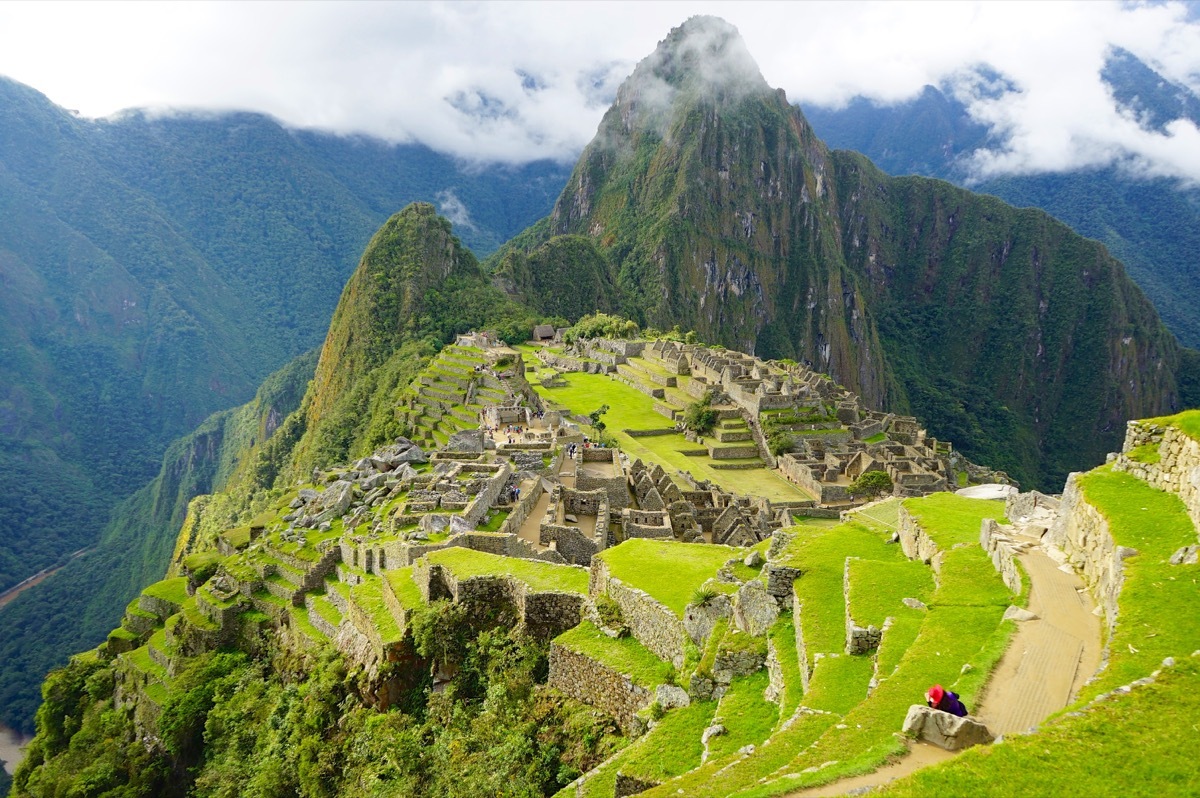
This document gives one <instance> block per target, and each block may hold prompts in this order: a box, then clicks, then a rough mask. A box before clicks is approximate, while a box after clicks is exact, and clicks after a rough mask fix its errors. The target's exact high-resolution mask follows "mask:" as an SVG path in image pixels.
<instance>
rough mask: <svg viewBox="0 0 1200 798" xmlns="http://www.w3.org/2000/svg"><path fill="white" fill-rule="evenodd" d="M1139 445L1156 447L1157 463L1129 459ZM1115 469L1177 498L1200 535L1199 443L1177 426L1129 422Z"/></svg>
mask: <svg viewBox="0 0 1200 798" xmlns="http://www.w3.org/2000/svg"><path fill="white" fill-rule="evenodd" d="M1139 446H1153V447H1157V452H1158V456H1159V459H1158V462H1157V463H1142V462H1138V461H1137V460H1134V459H1132V458H1130V457H1129V452H1130V450H1132V449H1135V448H1137V447H1139ZM1114 467H1115V468H1116V470H1118V471H1125V472H1126V473H1129V474H1132V475H1133V476H1135V477H1137V478H1139V479H1142V480H1145V481H1146V482H1147V483H1149V484H1150V485H1152V486H1154V487H1156V488H1158V489H1159V490H1165V491H1169V492H1171V493H1174V494H1176V495H1178V496H1179V498H1180V499H1182V500H1183V505H1184V507H1186V508H1187V513H1188V516H1189V517H1190V518H1191V519H1192V525H1193V526H1195V527H1196V529H1197V531H1198V532H1200V441H1196V440H1195V439H1193V438H1191V437H1189V436H1188V435H1186V434H1184V433H1183V432H1182V431H1180V430H1179V429H1177V428H1176V427H1163V426H1160V425H1158V424H1151V423H1149V422H1146V421H1130V422H1129V424H1128V426H1127V427H1126V430H1125V446H1124V448H1123V449H1122V452H1121V454H1120V455H1118V456H1117V458H1116V463H1115V464H1114Z"/></svg>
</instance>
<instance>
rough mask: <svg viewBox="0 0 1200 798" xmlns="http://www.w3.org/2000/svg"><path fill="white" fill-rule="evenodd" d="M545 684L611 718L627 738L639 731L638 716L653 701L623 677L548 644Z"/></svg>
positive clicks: (647, 692)
mask: <svg viewBox="0 0 1200 798" xmlns="http://www.w3.org/2000/svg"><path fill="white" fill-rule="evenodd" d="M548 683H549V685H550V686H551V687H553V688H554V689H556V690H558V691H559V692H560V693H562V694H563V695H566V696H569V697H571V698H574V699H575V700H576V701H582V702H583V703H585V704H587V705H589V706H593V707H596V708H597V709H599V710H600V711H602V712H606V713H607V714H609V715H612V716H613V718H614V719H615V720H616V721H617V724H618V725H619V726H620V727H621V730H622V731H624V732H625V733H626V734H630V733H633V732H636V731H638V730H639V729H640V728H641V724H640V723H639V722H638V719H637V717H636V716H637V712H638V711H639V710H641V709H643V708H645V707H647V706H649V705H650V703H651V702H652V701H653V700H654V696H653V695H652V694H651V693H650V692H649V691H648V690H646V689H645V688H642V687H639V686H637V685H636V684H634V683H633V682H631V681H630V680H629V678H628V677H626V676H625V675H624V674H621V673H618V672H617V671H614V670H612V669H611V668H609V667H607V666H605V665H602V664H601V663H599V662H597V661H596V660H594V659H592V658H591V657H588V656H587V655H585V654H580V653H578V652H575V651H571V650H570V649H568V648H564V647H563V646H560V645H559V644H558V643H551V644H550V677H549V680H548Z"/></svg>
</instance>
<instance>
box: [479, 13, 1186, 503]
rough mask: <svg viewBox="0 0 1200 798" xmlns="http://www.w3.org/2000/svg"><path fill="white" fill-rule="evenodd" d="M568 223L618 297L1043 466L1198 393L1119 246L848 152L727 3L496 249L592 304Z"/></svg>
mask: <svg viewBox="0 0 1200 798" xmlns="http://www.w3.org/2000/svg"><path fill="white" fill-rule="evenodd" d="M563 235H571V236H573V237H587V238H589V239H591V241H592V242H593V243H594V245H595V248H596V250H597V251H598V252H599V253H601V255H602V256H603V258H604V260H605V262H606V263H607V266H608V268H609V270H610V274H611V276H612V281H613V283H614V284H615V286H616V289H617V290H616V293H615V295H614V296H612V297H611V298H608V297H605V296H604V295H597V297H596V300H597V303H598V305H599V306H600V309H604V310H616V311H621V312H625V313H627V314H630V315H632V316H634V317H636V318H638V319H639V320H641V321H643V322H645V323H647V324H650V325H653V326H658V327H664V328H669V327H671V326H673V325H675V324H678V325H679V326H680V327H681V328H683V329H685V330H686V329H694V330H696V331H697V333H699V335H700V337H701V338H703V339H706V340H709V341H713V342H718V343H721V344H724V345H727V346H730V347H735V348H741V349H746V350H751V351H754V352H755V353H756V354H758V355H760V356H765V357H779V358H794V359H796V360H801V361H807V362H809V363H811V364H812V365H813V367H814V368H816V369H817V370H820V371H825V372H828V373H829V374H831V375H832V376H833V377H834V378H835V379H836V380H838V381H839V382H842V383H843V384H845V385H847V386H848V387H850V388H851V389H852V390H854V391H856V392H858V393H859V394H860V395H862V396H863V397H864V399H865V401H867V402H868V403H869V404H872V405H875V406H879V407H886V408H888V409H894V410H897V411H909V412H913V413H914V414H915V415H917V416H918V417H919V418H921V420H922V421H924V422H925V423H926V424H928V426H929V427H930V430H931V432H932V433H933V434H935V435H938V436H939V437H945V438H950V439H952V440H954V441H955V442H956V444H958V445H959V446H960V447H961V448H962V449H963V450H964V453H965V454H967V456H969V457H971V458H972V459H975V460H977V461H980V462H986V463H988V464H989V465H991V466H994V467H997V468H1003V469H1005V470H1007V471H1008V472H1009V473H1011V474H1013V475H1014V476H1015V477H1017V478H1018V479H1020V480H1022V481H1023V482H1025V483H1026V484H1027V485H1030V484H1036V485H1054V484H1058V483H1061V480H1062V478H1063V477H1064V476H1065V475H1066V473H1067V472H1068V471H1070V470H1072V469H1078V468H1081V467H1084V466H1087V465H1090V464H1094V463H1096V462H1099V460H1100V459H1101V458H1102V457H1103V454H1104V452H1106V451H1108V450H1110V449H1112V448H1115V446H1116V444H1117V442H1118V440H1119V435H1120V429H1121V425H1122V423H1123V422H1124V421H1125V419H1127V418H1131V417H1136V416H1145V415H1155V414H1159V413H1163V412H1166V411H1168V410H1171V409H1173V408H1177V407H1179V406H1180V405H1181V404H1182V403H1183V402H1186V401H1187V397H1185V396H1181V395H1180V390H1179V387H1178V386H1179V382H1180V380H1181V379H1182V380H1184V381H1186V380H1188V379H1192V378H1191V377H1189V376H1188V373H1186V372H1188V369H1191V368H1194V367H1192V366H1183V365H1181V363H1182V362H1191V358H1189V357H1187V356H1186V355H1185V350H1181V348H1180V347H1179V345H1178V343H1177V342H1176V341H1175V339H1174V338H1173V337H1172V336H1171V335H1170V334H1169V333H1167V332H1166V330H1165V329H1164V328H1163V326H1162V324H1161V323H1160V322H1159V320H1158V317H1157V315H1156V314H1155V312H1154V309H1153V308H1152V307H1151V306H1150V304H1149V303H1148V302H1147V301H1146V299H1145V298H1144V297H1143V296H1142V294H1141V292H1140V291H1139V290H1138V289H1137V288H1136V287H1135V286H1134V285H1133V284H1132V283H1131V282H1130V281H1129V280H1128V278H1127V277H1126V276H1125V273H1124V269H1123V268H1122V266H1121V264H1120V263H1119V262H1117V261H1116V260H1114V259H1113V258H1112V257H1111V256H1110V255H1109V254H1108V253H1107V251H1106V250H1104V248H1103V247H1101V246H1100V245H1098V244H1096V243H1094V242H1091V241H1087V240H1085V239H1083V238H1081V237H1079V236H1077V235H1075V234H1074V233H1072V232H1071V231H1070V230H1069V229H1068V228H1067V227H1066V226H1064V225H1062V224H1059V223H1058V222H1056V221H1055V220H1053V219H1051V218H1050V217H1048V216H1046V215H1045V214H1044V213H1041V212H1039V211H1031V210H1017V209H1014V208H1011V207H1009V206H1007V205H1004V204H1003V203H1001V202H999V201H997V200H995V199H994V198H991V197H984V196H979V195H974V194H971V193H970V192H966V191H962V190H959V189H955V188H953V187H951V186H950V185H949V184H946V183H942V182H941V181H936V180H928V179H923V178H890V177H888V176H887V175H885V174H883V173H882V172H880V171H879V170H877V169H875V168H874V167H873V166H872V165H871V164H870V162H869V161H867V160H866V159H865V158H862V157H861V156H857V155H854V154H852V153H843V152H836V153H832V154H831V153H830V152H829V151H828V149H827V148H826V147H825V146H824V144H822V143H821V141H820V140H819V139H817V137H816V136H815V134H814V133H813V131H812V128H811V127H810V126H809V125H808V123H807V122H806V121H805V119H804V117H803V115H802V114H801V113H800V111H799V110H798V109H796V108H794V107H792V106H791V105H789V104H788V102H787V100H786V97H785V96H784V95H783V92H782V91H773V90H772V89H770V87H769V86H767V84H766V82H765V81H764V80H763V78H762V76H761V75H760V74H759V73H758V70H757V67H755V65H754V62H753V60H752V59H751V58H750V56H749V55H748V54H747V53H746V50H745V45H744V44H743V43H742V41H741V39H740V38H739V37H738V35H737V31H736V29H734V28H733V27H732V26H729V25H728V24H726V23H724V22H721V21H720V20H714V19H711V18H703V17H697V18H693V19H691V20H689V21H688V22H686V23H685V24H684V25H682V26H681V27H679V28H677V29H675V30H673V31H672V32H671V34H670V35H669V36H668V37H667V38H666V39H665V40H664V41H663V42H662V43H661V44H660V45H659V47H658V49H657V50H656V51H655V53H654V54H653V55H651V56H650V57H648V58H646V59H645V60H644V61H642V62H641V63H640V64H639V65H638V66H637V68H636V69H635V70H634V72H633V74H632V75H631V76H630V77H629V79H628V80H627V81H626V82H625V84H624V85H622V87H621V89H620V90H619V91H618V94H617V98H616V101H615V102H614V104H613V106H612V107H611V108H610V109H609V111H608V112H607V114H606V115H605V117H604V119H603V121H602V122H601V124H600V128H599V130H598V132H597V134H596V138H595V139H594V140H593V141H592V143H591V144H590V145H589V146H588V147H587V149H586V150H585V151H584V153H583V155H582V156H581V158H580V160H579V163H578V164H577V165H576V167H575V171H574V172H573V174H572V176H571V179H570V180H569V181H568V183H567V186H566V188H565V189H564V191H563V193H562V195H561V196H560V197H559V199H558V202H557V203H556V204H555V207H554V211H553V213H552V214H551V215H550V217H549V218H548V219H546V220H544V221H543V222H539V223H538V225H535V226H534V227H533V228H530V229H529V230H527V231H526V233H524V234H523V235H522V236H519V237H518V238H517V239H514V241H513V242H512V243H511V244H510V245H509V247H508V249H507V250H502V251H501V253H499V255H498V257H497V259H496V263H503V262H504V259H505V258H508V259H510V261H511V260H512V259H515V258H518V255H514V254H513V253H514V251H515V252H518V253H519V252H526V253H534V252H537V253H540V254H541V257H540V259H538V262H537V264H536V265H534V266H531V267H530V268H531V269H532V271H534V276H533V277H526V278H525V279H523V280H508V281H507V282H502V283H501V284H502V285H504V286H505V288H506V289H507V290H509V291H510V292H511V293H513V294H515V295H516V296H518V297H521V298H524V299H527V300H529V301H533V297H534V296H537V295H540V296H542V299H541V300H539V301H540V305H539V307H540V309H542V310H543V311H544V312H547V313H558V314H561V315H565V316H568V317H572V318H574V317H576V316H578V313H576V312H573V311H575V310H577V308H575V307H574V306H573V305H571V304H570V303H568V302H566V301H565V300H562V301H558V300H555V299H554V298H553V297H550V299H549V300H547V299H546V297H545V292H544V290H542V288H541V286H544V285H545V284H550V283H552V282H553V281H554V280H555V278H556V275H560V274H566V275H570V274H572V271H571V270H570V269H569V268H566V267H565V266H564V265H562V264H560V263H558V262H556V261H555V259H554V258H553V257H552V256H551V257H547V256H546V245H547V242H548V241H549V240H551V239H552V238H553V237H555V236H563ZM533 260H534V259H533V258H529V262H530V263H531V264H532V263H533ZM498 271H501V272H502V271H503V269H498ZM539 272H540V273H539ZM568 279H569V278H568ZM605 302H607V304H606V305H605V304H603V303H605ZM589 309H590V308H589Z"/></svg>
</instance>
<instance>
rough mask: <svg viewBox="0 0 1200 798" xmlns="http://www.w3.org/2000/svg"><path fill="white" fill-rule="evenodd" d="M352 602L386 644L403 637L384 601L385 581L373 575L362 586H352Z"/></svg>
mask: <svg viewBox="0 0 1200 798" xmlns="http://www.w3.org/2000/svg"><path fill="white" fill-rule="evenodd" d="M350 600H351V601H353V602H354V603H355V604H357V605H358V606H359V607H361V608H362V610H363V612H365V613H366V614H367V617H369V618H370V619H371V620H372V621H373V622H374V623H375V628H376V629H377V630H378V631H379V638H380V640H382V641H383V642H384V643H385V644H386V643H392V642H395V641H397V640H399V639H400V638H401V637H403V633H402V632H401V631H400V627H399V625H397V623H396V619H395V618H393V617H392V613H391V612H389V611H388V608H387V604H386V603H384V600H383V581H382V580H381V579H380V578H379V577H378V576H375V575H373V574H368V575H367V576H366V577H365V578H364V579H363V581H362V583H361V584H357V585H351V587H350Z"/></svg>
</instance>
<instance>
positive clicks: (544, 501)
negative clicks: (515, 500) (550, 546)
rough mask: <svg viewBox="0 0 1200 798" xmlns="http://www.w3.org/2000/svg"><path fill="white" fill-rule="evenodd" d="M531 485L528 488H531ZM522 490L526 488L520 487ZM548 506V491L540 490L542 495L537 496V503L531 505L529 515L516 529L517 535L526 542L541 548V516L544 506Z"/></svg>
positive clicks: (543, 512) (544, 511)
mask: <svg viewBox="0 0 1200 798" xmlns="http://www.w3.org/2000/svg"><path fill="white" fill-rule="evenodd" d="M533 489H534V488H533V486H530V487H529V490H533ZM521 490H522V491H524V490H526V488H524V487H522V488H521ZM549 506H550V491H548V490H544V491H542V495H541V496H538V500H537V504H535V505H534V506H533V510H532V511H530V513H529V516H528V517H527V518H526V519H525V521H524V522H523V523H522V524H521V528H520V529H518V530H517V537H519V538H520V539H521V540H524V541H525V542H526V543H531V544H533V545H534V546H536V547H537V548H539V549H541V548H542V545H541V543H540V542H539V541H540V539H541V527H542V518H543V517H545V515H546V508H547V507H549Z"/></svg>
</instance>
